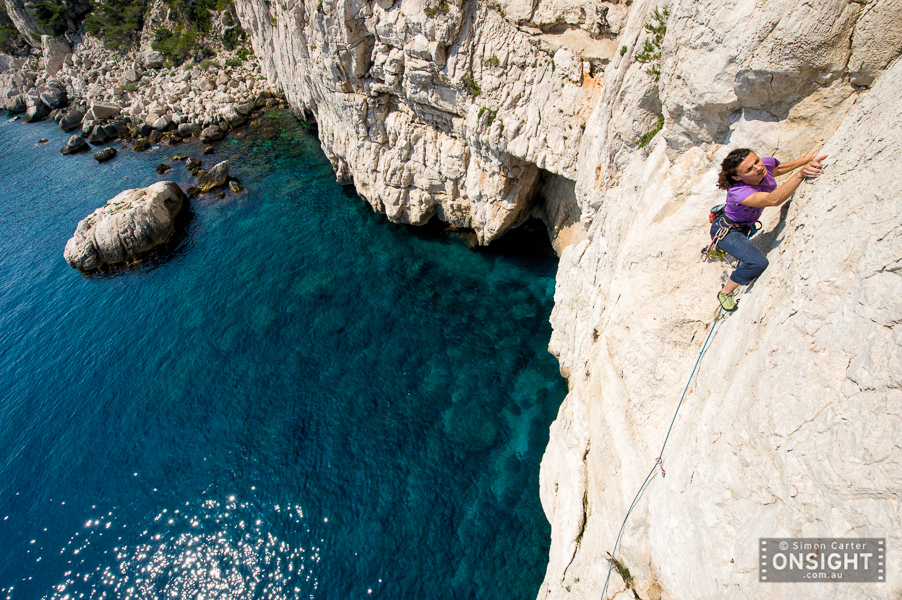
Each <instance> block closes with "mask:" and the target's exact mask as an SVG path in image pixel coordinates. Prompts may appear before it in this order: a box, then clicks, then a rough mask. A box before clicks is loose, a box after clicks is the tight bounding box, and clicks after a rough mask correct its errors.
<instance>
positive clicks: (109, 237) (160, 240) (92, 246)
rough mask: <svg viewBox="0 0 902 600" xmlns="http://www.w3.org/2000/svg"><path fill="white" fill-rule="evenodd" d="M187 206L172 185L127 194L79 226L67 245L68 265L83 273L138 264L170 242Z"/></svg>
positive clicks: (183, 195)
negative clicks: (178, 218)
mask: <svg viewBox="0 0 902 600" xmlns="http://www.w3.org/2000/svg"><path fill="white" fill-rule="evenodd" d="M184 202H185V194H184V192H182V190H181V188H180V187H179V186H178V185H176V184H175V183H173V182H171V181H160V182H158V183H155V184H153V185H151V186H149V187H146V188H141V189H134V190H125V191H124V192H122V193H120V194H118V195H116V196H115V197H114V198H112V199H111V200H109V201H108V202H107V203H106V205H104V206H102V207H100V208H98V209H97V210H95V211H94V212H93V213H91V214H90V215H88V216H87V217H85V218H84V219H82V220H81V221H80V222H79V223H78V227H77V228H76V229H75V234H74V235H73V236H72V238H70V239H69V241H68V242H67V243H66V249H65V252H64V254H63V255H64V257H65V259H66V262H67V263H69V265H70V266H71V267H72V268H74V269H78V270H79V271H82V272H91V271H96V270H99V269H103V268H104V267H106V266H111V265H118V264H124V263H131V262H134V261H135V260H137V259H138V258H140V257H141V256H143V255H145V254H146V253H147V252H149V251H151V250H153V249H154V248H156V247H157V246H159V245H160V244H164V243H165V242H167V241H168V240H169V238H170V237H171V236H172V234H173V233H174V231H175V218H176V216H177V215H178V213H179V211H180V210H181V209H182V206H183V204H184Z"/></svg>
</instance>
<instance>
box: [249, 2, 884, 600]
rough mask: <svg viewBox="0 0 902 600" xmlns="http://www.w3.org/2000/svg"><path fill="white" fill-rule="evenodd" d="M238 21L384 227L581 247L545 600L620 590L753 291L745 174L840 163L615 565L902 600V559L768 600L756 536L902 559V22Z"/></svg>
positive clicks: (546, 493)
mask: <svg viewBox="0 0 902 600" xmlns="http://www.w3.org/2000/svg"><path fill="white" fill-rule="evenodd" d="M656 8H657V9H661V10H663V9H664V8H666V9H667V10H668V11H669V17H668V18H667V33H666V35H665V36H664V40H663V46H662V47H661V58H660V60H659V61H658V60H655V59H652V62H650V63H648V62H646V63H640V62H638V60H637V58H638V54H639V51H640V50H641V48H642V47H643V45H644V43H645V41H646V40H648V39H649V38H650V36H651V34H650V33H649V32H648V31H647V29H646V28H645V25H646V23H652V24H653V17H652V14H653V11H654V10H655V9H656ZM238 12H239V17H240V19H241V22H242V25H243V26H244V27H245V28H246V29H247V30H248V31H249V33H250V35H251V39H252V42H253V45H254V49H255V52H256V54H257V55H258V56H259V57H261V60H262V61H263V64H262V68H263V72H264V74H265V75H266V76H267V77H268V78H269V81H270V82H271V83H274V84H276V85H279V86H280V87H281V88H282V89H283V90H284V91H285V94H286V97H287V99H288V100H289V102H290V103H291V105H292V107H293V109H294V110H295V111H296V112H297V113H298V114H300V115H302V116H304V117H306V118H309V119H315V120H316V121H317V123H318V126H319V134H320V139H321V141H322V143H323V147H324V149H325V151H326V153H327V155H328V156H329V158H330V160H331V161H332V163H333V165H334V166H335V169H336V173H337V175H338V178H339V179H340V180H342V181H344V182H348V183H350V182H353V183H354V184H355V186H356V187H357V189H358V190H359V191H360V193H361V194H362V195H363V196H364V197H365V198H366V199H367V201H368V202H369V203H370V204H371V205H372V206H373V207H374V208H375V209H377V210H380V211H383V212H385V213H386V214H387V215H388V216H389V217H390V218H391V219H393V220H396V221H401V222H409V223H423V222H425V221H426V220H428V219H429V218H431V217H433V216H437V217H438V218H440V219H442V220H443V221H446V222H448V223H450V224H452V225H455V226H457V227H471V228H473V229H474V230H475V231H476V233H477V236H478V239H479V241H480V242H481V243H488V242H490V241H491V240H493V239H496V238H497V237H498V236H499V235H501V234H503V233H504V231H506V230H507V229H509V228H510V227H512V226H515V225H516V224H518V223H519V222H520V221H522V220H523V219H525V218H526V217H527V216H529V215H539V216H542V217H544V218H545V219H546V222H547V223H548V225H549V229H550V231H551V233H552V235H553V239H554V242H555V244H556V248H557V249H558V250H559V251H560V252H561V262H560V267H559V273H558V280H557V289H556V295H555V309H554V312H553V315H552V325H553V327H554V333H553V337H552V340H551V345H550V347H551V350H552V351H553V352H554V353H555V354H556V355H557V356H558V358H559V360H560V363H561V367H562V370H563V372H564V373H565V374H566V375H567V377H568V380H569V384H570V392H569V394H568V396H567V398H566V400H565V401H564V403H563V405H562V406H561V409H560V413H559V415H558V418H557V420H556V421H555V423H554V424H553V426H552V430H551V439H550V442H549V445H548V449H547V451H546V455H545V459H544V461H543V464H542V477H541V479H542V484H541V496H542V502H543V506H544V507H545V510H546V514H547V516H548V518H549V521H550V522H551V524H552V542H551V550H550V556H549V564H548V570H547V574H546V578H545V582H544V584H543V586H542V588H541V590H539V597H540V598H564V597H567V598H578V599H581V598H598V597H600V594H601V590H602V586H603V585H604V580H605V576H606V574H607V570H608V569H607V567H608V561H607V553H608V552H611V551H612V550H613V545H614V540H615V538H616V536H617V532H618V529H619V527H620V524H621V522H622V519H623V517H624V515H625V514H626V511H627V509H628V507H629V504H630V502H631V501H632V499H633V497H634V495H635V493H636V491H637V490H638V488H639V486H640V484H641V482H642V479H643V478H644V477H645V474H646V473H647V472H648V470H649V468H650V467H651V466H652V465H653V464H654V459H655V457H656V456H657V452H658V451H659V450H660V444H661V443H662V441H663V437H664V434H665V433H666V431H667V427H668V425H669V423H670V420H671V418H672V416H673V411H674V409H675V408H676V404H677V402H678V400H679V398H680V393H681V392H682V389H683V386H684V385H685V384H686V380H687V378H688V376H689V373H690V372H691V370H692V366H693V364H694V363H695V361H696V358H697V356H698V353H699V350H700V348H701V344H702V340H703V339H704V338H705V336H706V335H707V334H708V331H709V328H710V326H711V323H712V321H713V319H714V316H715V313H716V308H717V301H716V298H715V293H716V291H717V290H718V289H719V287H720V285H721V283H722V281H723V279H724V278H725V277H726V275H727V274H728V272H729V270H728V269H727V268H726V267H725V266H723V265H712V264H700V263H698V251H699V250H700V249H701V247H702V246H704V245H706V244H707V242H708V239H709V238H708V234H707V229H708V222H707V219H706V216H707V211H708V208H709V207H710V206H712V205H714V204H716V203H718V202H721V201H722V198H723V192H721V191H718V190H717V189H716V187H715V180H716V173H717V168H718V165H719V162H720V160H721V159H722V158H723V157H724V156H725V154H726V153H727V152H728V151H729V149H731V148H734V147H739V146H751V147H753V148H754V149H755V150H756V151H757V152H759V153H760V154H762V155H776V156H778V157H780V158H783V159H786V158H789V159H792V158H798V157H800V156H803V155H805V154H807V153H809V152H811V151H812V150H814V149H815V148H816V147H817V146H818V145H820V144H825V152H826V153H827V154H829V155H830V158H829V159H828V163H829V164H830V166H829V167H828V169H827V171H826V174H825V175H824V176H823V177H822V178H821V179H819V180H818V181H817V182H816V183H814V184H812V185H806V186H803V188H802V189H801V190H800V191H799V192H798V193H797V194H796V197H795V198H794V199H793V200H792V202H791V203H789V204H788V205H786V206H785V207H784V208H783V209H782V210H778V209H769V210H768V211H766V212H765V225H766V227H765V231H764V232H763V233H762V234H759V238H758V240H759V241H758V243H759V244H760V245H761V247H762V248H764V249H765V251H766V252H767V253H768V257H769V259H770V261H771V266H770V267H769V269H768V270H767V271H766V272H765V273H764V275H763V276H762V277H761V278H760V279H759V280H758V282H756V284H755V285H754V286H753V288H751V289H750V290H748V291H747V292H746V293H745V294H744V296H743V297H742V300H741V302H740V309H739V310H738V312H736V313H735V314H734V315H732V316H730V317H729V318H728V319H726V320H724V321H723V322H722V323H720V324H718V325H717V327H718V329H717V331H715V333H714V335H713V340H712V343H711V346H710V348H709V350H708V351H707V352H706V354H705V356H704V357H703V358H702V361H701V364H700V367H699V372H698V374H697V376H696V379H695V380H694V381H693V383H692V385H691V387H690V390H689V393H688V395H687V398H686V402H685V404H684V406H683V407H682V409H681V412H680V415H679V418H678V419H677V421H676V423H675V427H674V432H673V434H672V436H671V439H670V440H669V445H668V449H667V452H666V454H665V466H666V469H667V477H666V478H660V477H659V478H657V479H656V480H654V481H653V482H652V484H651V487H650V488H649V489H648V491H647V492H646V494H645V495H644V496H643V497H642V498H641V501H640V503H639V505H638V507H637V509H636V510H635V511H634V513H633V514H632V516H631V519H630V521H629V522H628V524H627V526H626V529H625V532H624V538H623V540H622V544H621V546H620V548H619V549H618V558H619V560H621V562H622V563H623V565H624V566H626V567H627V568H628V569H629V570H630V572H631V574H632V578H633V583H632V586H633V587H632V589H626V586H625V584H624V582H623V581H622V580H621V578H620V576H619V575H617V573H616V572H615V573H614V575H613V576H612V585H611V587H610V588H609V590H608V597H609V598H610V597H614V596H615V595H616V597H618V598H635V597H638V598H642V599H658V598H665V599H670V598H680V599H684V598H724V597H729V598H762V597H768V598H790V597H792V598H823V597H850V598H875V597H880V598H883V597H885V598H896V597H899V595H900V594H902V578H900V576H899V573H900V572H902V558H900V555H899V553H898V551H894V552H890V554H889V556H890V563H889V565H888V568H887V569H888V573H889V581H888V583H886V584H879V585H878V584H780V585H777V584H769V585H768V584H760V583H758V574H757V564H756V562H757V541H758V538H759V537H793V536H798V537H801V536H804V537H818V536H822V537H886V538H887V541H888V544H889V547H890V548H891V549H892V548H896V549H898V548H899V547H900V542H902V534H900V533H899V532H900V531H902V527H900V525H902V523H900V519H902V517H900V514H899V511H898V506H900V502H899V494H900V490H902V486H900V483H902V481H900V480H902V468H900V462H899V461H900V453H899V446H900V445H902V420H900V417H899V414H898V413H899V409H898V407H899V400H902V392H900V379H899V375H898V374H899V373H902V364H900V363H902V352H900V348H902V344H900V342H902V340H900V334H899V330H898V329H897V328H896V325H897V323H898V322H899V320H900V319H902V302H900V301H899V298H900V297H902V294H900V292H902V282H900V271H899V267H900V265H899V257H900V256H902V237H900V234H902V217H900V215H902V204H900V202H902V200H900V195H899V193H898V191H897V190H896V189H895V187H893V186H892V183H891V182H892V181H893V178H892V175H893V174H894V172H895V171H894V168H893V167H894V165H893V164H892V161H893V160H894V158H895V156H896V155H897V152H895V151H897V150H899V149H900V147H902V134H900V129H899V128H898V126H897V125H896V120H897V118H898V117H897V115H898V114H900V108H902V107H900V103H902V66H900V65H902V63H900V61H899V55H900V52H902V17H900V15H902V1H900V0H871V1H867V2H866V1H864V0H856V1H851V2H849V1H846V0H825V1H824V2H819V3H815V4H812V3H805V2H802V1H800V0H765V1H764V2H750V1H745V0H732V1H729V0H704V1H698V0H673V1H672V2H653V1H651V0H637V1H634V2H623V3H619V2H618V3H613V2H592V1H590V2H582V3H575V2H569V1H566V0H560V1H557V2H556V1H553V0H552V1H549V0H539V1H536V2H529V3H527V2H521V1H516V0H515V1H500V2H495V3H481V2H447V1H441V2H435V1H430V2H424V1H423V0H396V1H393V0H379V1H378V2H364V1H363V0H356V1H355V0H322V1H317V2H314V1H313V0H307V1H306V2H302V1H297V0H292V1H289V2H267V1H265V0H239V2H238ZM655 69H657V70H658V71H660V77H656V76H655V74H654V72H655V71H654V70H655ZM649 70H651V74H650V73H649ZM659 115H663V117H664V125H663V130H662V131H661V133H660V134H658V135H657V136H655V137H653V138H652V141H651V143H650V144H649V145H648V146H647V147H645V148H639V145H640V144H639V140H640V138H642V137H643V134H646V133H649V132H652V131H653V128H654V126H655V124H656V123H657V122H658V119H659ZM645 137H646V138H648V137H649V136H645ZM831 585H832V586H833V587H830V586H831Z"/></svg>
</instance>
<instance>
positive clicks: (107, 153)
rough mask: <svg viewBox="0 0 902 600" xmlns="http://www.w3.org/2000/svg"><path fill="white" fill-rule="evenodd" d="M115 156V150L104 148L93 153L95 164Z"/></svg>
mask: <svg viewBox="0 0 902 600" xmlns="http://www.w3.org/2000/svg"><path fill="white" fill-rule="evenodd" d="M114 156H116V149H115V148H104V149H103V150H100V151H98V152H95V153H94V160H96V161H97V162H106V161H108V160H110V159H111V158H113V157H114Z"/></svg>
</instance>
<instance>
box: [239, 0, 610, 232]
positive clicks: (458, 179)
mask: <svg viewBox="0 0 902 600" xmlns="http://www.w3.org/2000/svg"><path fill="white" fill-rule="evenodd" d="M238 12H239V17H240V19H241V22H242V24H243V25H244V27H245V28H246V29H247V30H248V31H249V32H251V37H252V41H253V46H254V49H255V51H256V53H257V54H258V55H259V56H261V57H262V61H263V64H264V70H265V72H266V74H267V76H268V77H269V78H270V79H271V80H274V81H276V82H278V84H279V85H281V86H282V88H283V89H284V90H285V92H286V96H287V98H288V99H289V102H290V103H291V104H292V106H294V107H295V109H296V110H297V112H298V113H299V114H302V115H303V116H306V117H308V118H313V119H315V120H316V122H317V124H318V126H319V132H320V139H321V140H322V143H323V148H324V149H325V151H326V153H327V155H328V156H329V159H330V160H331V161H332V163H333V165H334V166H335V169H336V172H337V174H338V178H339V180H340V181H342V182H348V183H350V182H352V181H353V183H354V185H355V186H356V188H357V190H358V191H359V193H360V194H361V195H362V196H364V197H365V198H366V199H367V201H368V202H369V203H370V204H372V205H373V207H374V208H375V209H377V210H380V211H383V212H385V213H386V214H387V215H388V216H389V218H391V219H393V220H395V221H399V222H404V223H414V224H421V223H424V222H426V221H427V220H428V219H430V218H431V217H432V216H434V215H437V216H438V217H439V218H440V219H442V220H443V221H446V222H448V223H450V224H452V225H454V226H457V227H471V228H473V229H474V230H475V231H476V233H477V235H478V238H479V241H480V243H488V242H490V241H491V240H493V239H495V238H496V237H498V236H499V235H500V234H502V233H503V232H504V231H505V230H507V229H509V228H510V227H512V226H514V225H516V224H518V223H519V222H521V221H522V220H523V219H524V218H526V217H527V216H528V215H529V214H530V211H531V210H532V209H533V206H534V205H533V200H534V194H535V191H536V188H537V187H538V185H539V181H540V175H541V173H542V172H543V171H544V172H548V173H550V174H554V175H558V176H562V177H565V178H568V179H570V180H573V179H574V178H575V177H576V162H577V161H576V157H577V151H578V148H579V144H580V140H581V139H582V136H583V133H584V128H585V124H586V119H587V118H588V116H589V114H590V112H591V110H592V107H593V105H594V103H595V101H596V98H597V97H598V95H599V92H600V87H599V84H598V78H597V74H596V75H595V76H594V77H593V74H592V64H591V62H590V61H588V60H583V59H582V58H580V57H579V56H578V55H577V53H576V52H574V51H571V50H568V49H567V48H566V47H565V46H563V45H560V44H557V45H550V43H548V42H544V41H542V40H539V39H538V38H539V36H540V35H541V31H540V30H536V31H535V32H532V33H530V32H528V31H523V30H521V29H518V28H517V27H515V26H514V25H512V24H511V23H510V22H508V21H507V20H506V19H504V18H503V17H502V16H501V12H502V9H501V8H500V5H498V7H497V8H496V9H490V8H488V7H487V6H485V5H482V4H480V3H476V2H462V3H460V4H455V3H448V2H445V1H442V2H441V3H440V4H439V3H436V4H435V6H430V5H428V4H426V3H424V2H421V1H409V0H408V1H399V2H394V3H392V2H390V1H388V0H385V1H383V2H372V3H370V2H363V1H361V0H322V1H321V2H313V1H312V0H308V1H307V2H297V1H293V2H279V1H278V0H277V1H275V2H264V1H262V0H242V1H240V2H239V3H238ZM598 26H601V25H598Z"/></svg>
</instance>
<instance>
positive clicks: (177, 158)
mask: <svg viewBox="0 0 902 600" xmlns="http://www.w3.org/2000/svg"><path fill="white" fill-rule="evenodd" d="M187 158H188V155H187V154H181V153H180V154H176V155H175V156H173V157H172V159H171V160H186V159H187Z"/></svg>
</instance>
